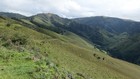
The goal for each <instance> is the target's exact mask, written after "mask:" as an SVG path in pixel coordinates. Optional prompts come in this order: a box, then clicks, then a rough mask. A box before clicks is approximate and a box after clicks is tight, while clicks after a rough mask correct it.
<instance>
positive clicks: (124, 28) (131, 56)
mask: <svg viewBox="0 0 140 79" xmlns="http://www.w3.org/2000/svg"><path fill="white" fill-rule="evenodd" d="M74 20H75V21H77V22H79V23H82V24H86V25H89V26H92V27H98V28H99V29H100V32H101V34H102V36H103V38H102V39H104V40H105V41H102V40H100V42H101V43H104V45H102V44H100V43H97V42H94V43H96V44H98V45H100V46H101V47H102V48H103V49H105V50H107V51H108V52H109V53H110V54H111V55H112V56H114V57H117V58H120V59H124V60H126V61H129V62H132V63H136V64H140V61H139V59H140V49H139V41H140V39H139V38H140V36H139V34H140V23H139V22H135V21H131V20H124V19H118V18H112V17H103V16H97V17H87V18H77V19H74Z"/></svg>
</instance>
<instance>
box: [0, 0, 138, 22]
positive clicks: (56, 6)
mask: <svg viewBox="0 0 140 79" xmlns="http://www.w3.org/2000/svg"><path fill="white" fill-rule="evenodd" d="M0 11H4V12H15V13H20V14H23V15H27V16H30V15H34V14H37V13H54V14H58V15H59V16H62V17H67V18H76V17H89V16H111V17H119V18H125V19H132V20H138V21H140V0H1V2H0Z"/></svg>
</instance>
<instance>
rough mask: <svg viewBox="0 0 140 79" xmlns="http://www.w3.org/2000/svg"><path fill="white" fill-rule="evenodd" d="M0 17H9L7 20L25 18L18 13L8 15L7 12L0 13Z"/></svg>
mask: <svg viewBox="0 0 140 79" xmlns="http://www.w3.org/2000/svg"><path fill="white" fill-rule="evenodd" d="M0 16H3V17H9V18H17V19H21V18H26V16H24V15H21V14H18V13H8V12H0Z"/></svg>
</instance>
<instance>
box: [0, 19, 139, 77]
mask: <svg viewBox="0 0 140 79" xmlns="http://www.w3.org/2000/svg"><path fill="white" fill-rule="evenodd" d="M25 25H26V26H25ZM31 26H34V28H31ZM0 71H1V72H0V78H2V79H9V78H10V79H139V77H140V76H139V75H140V67H139V66H137V65H134V64H131V63H128V62H125V61H121V60H118V59H114V58H112V57H110V56H108V55H107V54H105V53H103V52H101V51H100V50H99V49H97V48H96V47H94V46H93V45H91V44H89V42H87V41H85V39H83V38H81V37H80V36H78V35H76V34H74V33H72V32H70V31H65V32H64V33H63V34H60V33H57V32H55V31H51V30H47V29H44V28H40V27H37V25H36V24H33V23H32V22H30V21H28V20H24V22H19V21H15V20H13V19H9V18H3V17H1V18H0Z"/></svg>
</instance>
